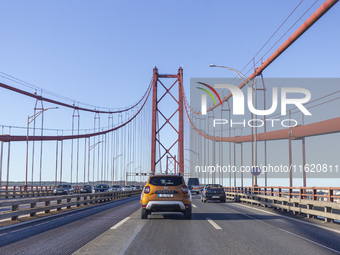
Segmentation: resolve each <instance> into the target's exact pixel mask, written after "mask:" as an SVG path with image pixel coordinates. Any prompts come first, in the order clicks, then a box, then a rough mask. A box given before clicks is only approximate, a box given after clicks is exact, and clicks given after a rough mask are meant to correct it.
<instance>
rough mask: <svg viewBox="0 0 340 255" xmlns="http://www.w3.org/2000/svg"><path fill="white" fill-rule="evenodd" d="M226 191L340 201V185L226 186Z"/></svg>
mask: <svg viewBox="0 0 340 255" xmlns="http://www.w3.org/2000/svg"><path fill="white" fill-rule="evenodd" d="M225 190H226V191H228V192H235V193H243V194H256V195H267V196H278V197H289V198H298V199H309V200H322V201H328V202H340V187H281V186H278V187H276V186H271V187H260V186H259V187H226V188H225Z"/></svg>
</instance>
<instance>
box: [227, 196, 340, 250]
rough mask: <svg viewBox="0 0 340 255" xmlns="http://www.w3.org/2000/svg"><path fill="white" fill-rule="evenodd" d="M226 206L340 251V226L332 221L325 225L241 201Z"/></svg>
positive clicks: (299, 236) (301, 237)
mask: <svg viewBox="0 0 340 255" xmlns="http://www.w3.org/2000/svg"><path fill="white" fill-rule="evenodd" d="M224 206H225V207H228V208H229V209H231V210H234V211H235V212H238V213H242V214H244V215H247V216H248V217H249V218H253V219H254V220H260V221H263V222H264V223H267V224H270V225H272V226H273V227H276V228H278V229H281V231H286V232H289V233H291V234H292V235H297V236H298V238H300V239H308V240H310V241H311V242H315V243H317V244H320V245H323V246H325V247H328V248H330V249H334V250H336V251H339V252H340V230H339V228H338V226H336V225H334V224H332V223H329V224H328V225H331V226H329V227H325V225H327V224H324V223H321V222H319V221H318V222H316V223H311V222H308V221H303V220H301V219H298V218H296V217H288V216H285V215H281V214H279V213H276V212H273V211H266V210H264V209H262V208H261V209H260V208H256V207H254V206H248V205H244V204H240V203H227V204H225V205H224ZM322 225H323V226H322ZM331 227H333V228H331Z"/></svg>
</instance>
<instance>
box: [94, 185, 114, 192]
mask: <svg viewBox="0 0 340 255" xmlns="http://www.w3.org/2000/svg"><path fill="white" fill-rule="evenodd" d="M110 191H112V189H111V187H110V185H108V184H97V185H96V186H95V187H94V192H110Z"/></svg>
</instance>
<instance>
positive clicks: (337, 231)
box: [237, 204, 340, 234]
mask: <svg viewBox="0 0 340 255" xmlns="http://www.w3.org/2000/svg"><path fill="white" fill-rule="evenodd" d="M237 205H240V206H243V207H246V208H248V209H251V210H257V211H260V212H265V213H268V214H272V215H275V216H279V217H282V218H285V219H288V220H293V221H297V222H300V223H304V224H307V225H311V226H314V227H317V228H322V229H325V230H329V231H332V232H335V233H337V234H340V231H339V230H336V229H331V228H327V227H324V226H319V225H316V224H314V223H310V222H305V221H302V220H299V219H294V218H291V217H287V216H284V215H280V214H277V213H272V212H268V211H265V210H261V209H258V208H253V207H251V206H247V205H243V204H237Z"/></svg>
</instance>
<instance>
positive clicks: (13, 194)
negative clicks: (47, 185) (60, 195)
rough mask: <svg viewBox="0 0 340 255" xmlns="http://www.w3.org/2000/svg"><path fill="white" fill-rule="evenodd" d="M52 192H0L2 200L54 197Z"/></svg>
mask: <svg viewBox="0 0 340 255" xmlns="http://www.w3.org/2000/svg"><path fill="white" fill-rule="evenodd" d="M52 195H53V189H52V190H38V189H36V190H7V191H0V199H10V198H23V197H42V196H52Z"/></svg>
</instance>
